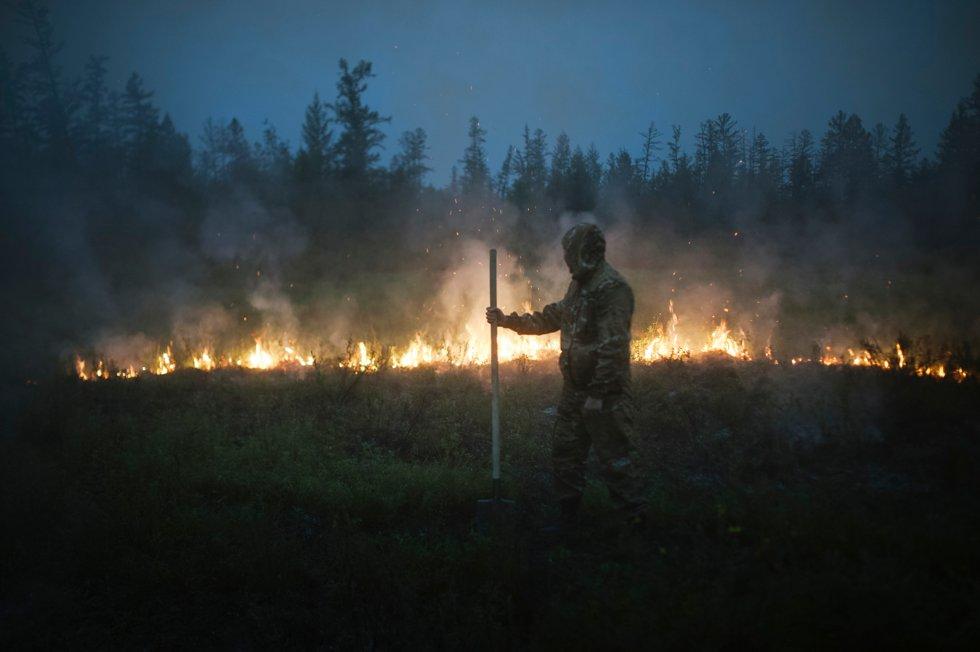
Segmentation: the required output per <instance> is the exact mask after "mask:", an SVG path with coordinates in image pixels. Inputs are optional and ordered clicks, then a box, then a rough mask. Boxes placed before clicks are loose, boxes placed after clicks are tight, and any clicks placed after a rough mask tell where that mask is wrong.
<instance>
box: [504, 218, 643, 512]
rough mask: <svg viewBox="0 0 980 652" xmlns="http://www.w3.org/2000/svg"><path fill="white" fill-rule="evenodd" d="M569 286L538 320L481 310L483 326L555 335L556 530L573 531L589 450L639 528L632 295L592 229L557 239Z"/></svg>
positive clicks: (601, 238)
mask: <svg viewBox="0 0 980 652" xmlns="http://www.w3.org/2000/svg"><path fill="white" fill-rule="evenodd" d="M562 247H563V248H564V252H565V264H566V265H567V266H568V270H569V271H570V272H571V275H572V281H571V283H570V284H569V286H568V291H567V292H566V293H565V297H564V298H563V299H562V300H561V301H558V302H556V303H551V304H548V305H547V306H545V307H544V309H542V310H541V311H540V312H533V313H528V314H520V315H519V314H517V313H516V312H515V313H511V314H509V315H506V314H504V313H503V311H501V310H500V309H499V308H487V321H488V322H489V323H491V324H494V323H495V324H497V325H498V326H501V327H503V328H509V329H511V330H513V331H515V332H517V333H520V334H522V335H543V334H545V333H553V332H554V331H558V330H560V331H561V357H560V359H559V365H560V368H561V373H562V379H563V381H564V383H563V387H562V393H561V399H560V401H559V403H558V418H557V423H556V424H555V435H554V442H553V447H552V464H553V466H554V484H555V490H556V493H557V495H558V499H559V505H560V508H561V520H560V523H561V524H562V525H563V526H565V527H567V526H570V525H572V524H574V523H575V521H576V520H577V517H578V513H579V510H580V506H581V503H582V491H583V489H584V486H585V462H586V458H587V457H588V454H589V448H590V447H595V452H596V457H597V458H598V460H599V463H600V465H601V468H602V477H603V480H604V481H605V483H606V486H607V487H608V489H609V493H610V494H611V495H612V498H613V500H614V501H615V502H616V505H617V508H618V509H619V510H620V511H621V512H622V514H623V516H624V518H626V519H627V521H628V522H630V523H632V524H636V525H639V524H641V523H642V518H643V517H642V512H643V508H644V503H643V498H642V494H641V488H640V483H639V481H638V476H637V473H636V470H635V463H634V460H633V444H632V442H631V438H632V434H633V397H632V394H631V392H630V320H631V319H632V316H633V291H632V290H631V289H630V286H629V284H628V283H627V282H626V280H625V279H624V278H623V277H622V276H620V274H619V273H618V272H617V271H616V270H615V269H613V268H612V267H611V266H610V265H609V263H607V262H606V259H605V252H606V240H605V237H604V236H603V234H602V231H601V230H600V229H599V227H597V226H596V225H594V224H578V225H576V226H574V227H572V228H571V229H570V230H569V231H568V232H567V233H566V234H565V236H564V237H563V238H562Z"/></svg>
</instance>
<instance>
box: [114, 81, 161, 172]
mask: <svg viewBox="0 0 980 652" xmlns="http://www.w3.org/2000/svg"><path fill="white" fill-rule="evenodd" d="M152 98H153V91H148V90H146V89H145V88H143V78H142V77H140V76H139V75H138V74H137V73H135V72H134V73H132V74H131V75H130V76H129V79H128V80H127V81H126V90H125V92H124V93H123V95H122V97H121V109H122V122H123V138H124V139H125V148H126V154H127V155H126V160H127V161H128V162H129V167H130V170H132V171H133V172H134V173H135V174H136V175H137V176H139V175H141V174H146V173H147V172H148V171H149V170H150V169H151V168H152V167H153V160H152V159H153V154H154V147H155V146H156V144H157V136H158V135H159V133H158V128H159V110H158V109H157V108H156V107H155V106H153V103H152V102H151V101H150V100H151V99H152Z"/></svg>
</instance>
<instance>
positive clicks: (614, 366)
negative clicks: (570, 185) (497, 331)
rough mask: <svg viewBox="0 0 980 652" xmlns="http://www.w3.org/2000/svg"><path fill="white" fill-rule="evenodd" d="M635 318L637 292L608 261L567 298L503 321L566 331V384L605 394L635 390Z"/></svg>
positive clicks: (530, 329)
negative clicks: (632, 324) (632, 343)
mask: <svg viewBox="0 0 980 652" xmlns="http://www.w3.org/2000/svg"><path fill="white" fill-rule="evenodd" d="M632 318H633V291H632V290H631V289H630V286H629V284H627V283H626V280H625V279H624V278H623V277H622V276H620V275H619V272H617V271H616V270H614V269H613V268H612V267H611V266H610V265H609V263H607V262H605V261H603V262H602V263H601V266H600V267H599V268H598V269H596V270H595V272H594V273H593V274H591V276H590V277H589V278H588V279H586V280H584V281H583V282H581V283H580V282H579V281H577V280H572V282H571V284H570V285H569V286H568V291H567V292H566V293H565V297H564V298H563V299H562V300H561V301H558V302H556V303H550V304H548V305H547V306H545V307H544V309H543V310H541V311H540V312H533V313H529V314H524V315H518V314H517V313H511V314H510V315H507V316H506V317H505V318H504V321H503V323H502V324H501V325H502V326H504V327H505V328H509V329H511V330H513V331H516V332H518V333H521V334H522V335H543V334H545V333H553V332H554V331H557V330H561V359H560V366H561V372H562V376H563V378H564V379H565V382H566V383H570V384H571V385H572V386H573V387H574V388H576V389H581V390H584V391H586V392H588V394H589V395H590V396H594V397H596V398H602V397H605V396H611V395H615V394H620V393H628V392H629V384H630V322H631V320H632Z"/></svg>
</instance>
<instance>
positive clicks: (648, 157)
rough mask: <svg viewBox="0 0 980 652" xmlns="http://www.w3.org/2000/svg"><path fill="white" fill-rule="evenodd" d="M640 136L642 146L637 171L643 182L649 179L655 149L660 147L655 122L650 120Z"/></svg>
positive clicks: (658, 133)
mask: <svg viewBox="0 0 980 652" xmlns="http://www.w3.org/2000/svg"><path fill="white" fill-rule="evenodd" d="M640 136H641V137H642V138H643V148H642V150H641V154H640V158H639V159H638V161H637V163H638V165H637V173H638V174H639V176H640V182H641V183H643V184H645V183H646V182H647V181H648V180H649V179H650V174H651V173H652V172H653V167H652V166H653V162H654V157H655V156H656V153H657V150H658V149H660V140H659V139H660V131H658V130H657V126H656V124H655V123H653V122H652V121H651V122H650V126H649V127H647V130H646V131H645V132H643V133H641V134H640Z"/></svg>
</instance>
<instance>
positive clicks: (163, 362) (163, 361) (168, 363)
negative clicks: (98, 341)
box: [100, 346, 177, 376]
mask: <svg viewBox="0 0 980 652" xmlns="http://www.w3.org/2000/svg"><path fill="white" fill-rule="evenodd" d="M100 364H101V362H100ZM176 369H177V363H176V362H174V358H173V353H172V352H171V351H170V347H169V346H168V347H167V350H166V351H164V352H163V353H161V354H160V355H158V356H157V359H156V362H155V363H154V365H153V369H152V371H153V373H155V374H156V375H158V376H162V375H164V374H169V373H171V372H173V371H175V370H176Z"/></svg>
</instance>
